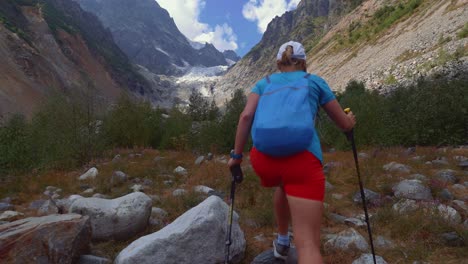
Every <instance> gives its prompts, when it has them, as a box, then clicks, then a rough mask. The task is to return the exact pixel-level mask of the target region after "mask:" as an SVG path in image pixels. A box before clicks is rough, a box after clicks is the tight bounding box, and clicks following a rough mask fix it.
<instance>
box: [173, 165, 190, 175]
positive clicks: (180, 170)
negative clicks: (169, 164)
mask: <svg viewBox="0 0 468 264" xmlns="http://www.w3.org/2000/svg"><path fill="white" fill-rule="evenodd" d="M174 173H176V174H179V175H187V170H186V169H185V168H184V167H181V166H178V167H177V168H175V169H174Z"/></svg>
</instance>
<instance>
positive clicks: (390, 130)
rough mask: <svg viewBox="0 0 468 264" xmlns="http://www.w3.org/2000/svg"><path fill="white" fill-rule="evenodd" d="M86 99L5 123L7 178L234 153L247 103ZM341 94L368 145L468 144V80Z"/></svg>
mask: <svg viewBox="0 0 468 264" xmlns="http://www.w3.org/2000/svg"><path fill="white" fill-rule="evenodd" d="M82 98H84V99H83V100H72V99H70V97H65V96H64V95H55V96H51V97H50V99H48V100H47V102H46V103H45V104H43V105H42V106H41V107H40V108H39V109H38V111H37V112H36V113H35V114H34V116H33V117H32V118H30V119H27V118H26V117H24V116H22V115H20V114H16V115H13V116H11V117H10V118H8V119H7V120H0V121H1V123H0V175H5V174H15V173H24V172H27V171H29V170H31V169H70V168H74V167H77V166H80V165H82V164H85V163H87V162H89V161H90V160H93V159H96V158H100V157H103V156H105V155H106V153H111V152H112V150H113V149H115V148H154V149H161V150H177V151H194V152H198V153H206V152H212V153H228V152H229V150H230V149H232V148H233V146H234V138H235V133H236V127H237V122H238V118H239V115H240V113H241V112H242V110H243V108H244V105H245V103H246V100H247V99H246V96H245V93H244V92H243V91H242V90H240V89H238V90H236V91H234V92H233V94H232V97H231V99H230V100H227V101H226V102H225V105H224V109H222V110H221V109H219V108H218V106H217V105H216V104H215V103H214V101H213V100H211V101H210V99H209V98H206V97H204V96H202V95H201V94H200V93H198V92H197V91H193V92H192V94H191V95H190V98H189V104H188V106H187V107H180V106H175V107H173V108H172V109H159V108H154V107H152V106H151V104H150V103H148V102H144V101H137V100H135V99H132V98H131V97H130V96H127V95H123V96H121V97H120V99H119V100H118V101H117V102H116V103H115V104H113V105H112V106H111V107H110V108H109V109H106V110H105V111H101V110H98V107H97V102H96V101H95V100H93V99H92V97H90V96H85V97H82ZM337 99H338V100H339V102H340V104H341V105H342V106H343V107H350V108H351V109H352V110H353V112H354V113H355V114H356V117H357V120H358V123H357V125H356V127H355V138H356V143H357V144H358V145H360V146H361V147H365V146H380V147H389V146H416V145H425V146H428V145H431V146H439V145H459V144H467V138H468V82H466V81H461V80H459V81H445V80H431V81H428V80H421V81H419V82H418V83H416V84H414V85H411V86H409V87H405V86H400V87H396V88H395V89H394V90H393V91H392V92H391V93H389V94H386V95H382V94H379V93H378V92H376V91H371V90H368V89H366V88H365V85H364V84H363V83H361V82H358V81H351V82H350V83H349V84H348V85H347V87H346V89H345V90H344V91H343V92H342V93H337ZM316 129H317V131H318V133H319V137H320V138H321V141H322V145H323V146H324V147H334V148H337V149H347V148H349V143H348V142H347V141H346V138H345V137H344V135H343V133H342V132H340V131H339V130H338V129H337V128H336V127H335V126H334V125H333V123H332V122H331V121H330V120H329V119H328V117H327V116H326V114H325V113H324V111H320V112H319V118H318V122H317V123H316ZM249 146H251V141H250V143H249Z"/></svg>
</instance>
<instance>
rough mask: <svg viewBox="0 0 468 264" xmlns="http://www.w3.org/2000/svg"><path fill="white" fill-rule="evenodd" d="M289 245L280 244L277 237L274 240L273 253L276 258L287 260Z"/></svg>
mask: <svg viewBox="0 0 468 264" xmlns="http://www.w3.org/2000/svg"><path fill="white" fill-rule="evenodd" d="M289 247H290V246H285V245H281V244H278V241H277V240H276V239H275V240H273V254H274V255H275V258H279V259H282V260H286V258H287V257H288V252H289Z"/></svg>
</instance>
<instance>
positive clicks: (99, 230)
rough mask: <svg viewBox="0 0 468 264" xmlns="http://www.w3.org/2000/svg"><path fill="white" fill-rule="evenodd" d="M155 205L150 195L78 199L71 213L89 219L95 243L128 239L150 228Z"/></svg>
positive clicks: (72, 206) (136, 194) (135, 194)
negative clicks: (149, 223) (152, 208)
mask: <svg viewBox="0 0 468 264" xmlns="http://www.w3.org/2000/svg"><path fill="white" fill-rule="evenodd" d="M151 204H152V201H151V198H150V197H148V196H147V195H146V194H144V193H141V192H134V193H130V194H128V195H125V196H123V197H119V198H115V199H102V198H81V199H77V200H75V201H74V202H73V204H72V205H71V206H70V212H71V213H77V214H81V215H87V216H89V218H90V221H91V228H92V231H93V232H92V233H93V240H98V241H99V240H111V239H113V240H125V239H128V238H131V237H132V236H134V235H136V234H137V233H139V232H141V231H143V230H144V229H145V228H146V227H147V225H148V219H149V217H150V215H151Z"/></svg>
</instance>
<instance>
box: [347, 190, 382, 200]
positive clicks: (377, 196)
mask: <svg viewBox="0 0 468 264" xmlns="http://www.w3.org/2000/svg"><path fill="white" fill-rule="evenodd" d="M364 196H365V198H366V202H367V203H370V204H377V203H378V201H379V200H380V194H378V193H376V192H374V191H371V190H369V189H366V188H364ZM353 202H355V203H359V204H362V197H361V191H358V192H356V193H354V195H353Z"/></svg>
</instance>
